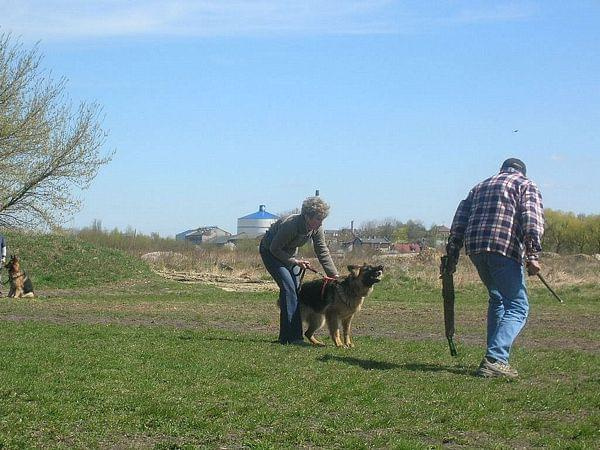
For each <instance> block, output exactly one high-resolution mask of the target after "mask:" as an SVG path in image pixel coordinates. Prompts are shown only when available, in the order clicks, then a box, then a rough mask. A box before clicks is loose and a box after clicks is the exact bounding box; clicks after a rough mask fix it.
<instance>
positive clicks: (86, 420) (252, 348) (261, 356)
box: [0, 280, 600, 448]
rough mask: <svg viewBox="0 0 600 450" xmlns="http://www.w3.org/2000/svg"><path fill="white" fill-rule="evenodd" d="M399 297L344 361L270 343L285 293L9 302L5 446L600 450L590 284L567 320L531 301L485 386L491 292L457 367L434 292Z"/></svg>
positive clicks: (467, 321) (474, 304)
mask: <svg viewBox="0 0 600 450" xmlns="http://www.w3.org/2000/svg"><path fill="white" fill-rule="evenodd" d="M386 281H387V283H386ZM386 281H384V282H383V283H382V284H381V286H379V287H380V288H381V289H377V290H376V292H375V293H374V295H373V297H372V298H369V299H368V300H367V303H366V305H365V308H364V310H363V311H362V312H361V313H360V314H359V316H358V317H357V319H356V337H355V343H356V345H357V347H356V348H354V349H349V350H341V349H335V348H333V347H332V346H331V345H329V346H328V347H326V348H307V347H283V346H280V345H277V344H273V343H272V342H271V341H272V340H273V339H274V338H275V333H276V327H277V311H276V309H275V306H274V297H275V294H273V293H253V294H249V293H230V292H222V291H220V290H218V289H215V288H212V287H208V286H195V285H181V284H175V283H166V282H162V281H161V282H158V281H149V282H148V281H144V282H138V283H135V284H131V283H128V284H127V285H126V286H124V285H112V286H110V287H107V288H106V289H104V290H102V291H100V292H99V291H98V290H95V289H90V290H78V291H76V292H69V291H56V292H54V293H50V294H51V295H49V296H48V297H45V298H41V299H37V300H19V301H15V300H10V301H9V300H7V299H2V300H1V303H0V305H1V306H0V341H1V342H2V345H1V346H0V447H2V446H5V447H7V448H14V447H25V448H27V447H62V448H73V447H75V448H87V447H103V448H106V447H126V448H135V447H138V448H186V447H187V448H193V447H209V448H217V447H221V446H222V447H235V448H239V447H256V448H281V447H288V448H297V447H302V446H306V447H320V448H335V447H337V448H381V447H393V448H430V447H442V446H444V445H450V446H466V447H470V448H473V447H477V448H482V447H483V448H515V447H552V448H557V447H561V448H597V446H598V442H600V375H599V373H600V372H599V369H600V355H599V353H598V344H597V343H598V341H599V339H600V335H599V334H598V331H597V327H596V328H593V329H590V326H589V324H590V323H593V322H594V319H593V318H594V317H598V313H599V312H600V304H598V302H597V294H596V292H597V291H596V290H595V288H594V287H593V286H587V287H586V286H583V287H578V288H573V289H562V290H560V292H559V293H560V294H561V295H563V296H564V297H565V300H567V299H568V304H566V305H558V304H557V303H556V302H555V301H554V300H552V298H551V297H549V296H547V295H546V294H545V292H544V291H543V290H534V291H533V292H532V295H531V297H532V314H531V320H530V322H529V324H528V326H527V327H526V329H525V331H524V333H523V336H522V337H520V338H519V341H518V343H517V346H516V347H515V349H514V351H513V361H514V363H515V365H516V367H517V368H518V370H519V372H520V373H521V378H520V379H519V380H517V381H515V382H509V381H503V380H484V379H479V378H476V377H474V376H473V372H474V370H475V369H476V366H477V364H478V362H479V360H480V359H481V356H482V351H483V333H484V327H485V323H484V321H483V320H482V319H483V317H484V311H485V304H484V303H485V302H484V301H482V292H481V289H480V287H479V286H473V287H469V288H468V289H464V290H462V291H461V292H459V293H458V298H457V319H458V323H457V333H458V342H459V352H460V355H459V357H458V358H451V357H450V356H449V354H448V350H447V347H446V344H445V340H444V339H443V337H442V325H441V323H442V322H441V317H440V309H441V305H440V300H439V290H438V289H437V288H432V287H430V286H429V287H428V286H423V285H421V286H420V287H418V288H417V287H415V286H411V285H410V283H406V285H402V286H396V285H395V284H394V283H393V282H392V281H391V280H386ZM390 286H391V287H390ZM2 319H4V320H2ZM570 341H571V342H570Z"/></svg>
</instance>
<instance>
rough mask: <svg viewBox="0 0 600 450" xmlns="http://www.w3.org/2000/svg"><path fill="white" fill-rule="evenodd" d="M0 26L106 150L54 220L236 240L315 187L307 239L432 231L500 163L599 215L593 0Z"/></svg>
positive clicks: (245, 4) (238, 10)
mask: <svg viewBox="0 0 600 450" xmlns="http://www.w3.org/2000/svg"><path fill="white" fill-rule="evenodd" d="M0 27H1V28H0V31H4V32H6V31H10V32H12V33H13V35H14V36H18V37H19V38H20V39H21V40H22V41H23V42H24V44H25V45H26V46H31V45H33V44H34V43H35V42H39V44H38V47H39V50H40V52H41V53H42V54H43V55H44V60H43V66H44V67H45V68H47V69H48V70H50V71H51V72H52V74H53V76H55V77H56V78H58V77H60V76H64V77H66V78H67V79H68V83H67V91H68V93H69V96H70V98H71V100H72V101H73V103H74V104H77V103H78V102H80V101H89V102H93V101H95V102H98V103H99V104H101V105H102V106H103V114H104V117H105V118H104V122H103V123H104V127H105V128H106V129H107V130H108V132H109V135H108V138H107V144H106V149H107V150H111V149H114V150H116V154H115V157H114V159H113V161H112V162H111V163H110V164H109V165H107V166H106V167H104V168H103V169H102V170H101V172H100V173H99V175H98V177H97V178H96V180H95V181H94V182H93V184H92V186H91V187H90V188H89V189H88V190H86V191H84V192H82V193H81V194H80V196H81V198H82V200H83V201H84V207H83V208H82V210H81V211H80V212H79V213H78V214H76V215H75V216H74V217H73V220H72V221H70V222H68V223H67V224H66V225H67V226H75V227H82V226H86V225H89V224H90V223H91V222H92V220H93V219H100V220H102V224H103V226H104V227H105V228H108V229H112V228H115V227H117V228H120V229H125V228H126V227H128V226H131V227H133V228H135V229H137V230H138V231H140V232H144V233H150V232H158V233H160V234H161V235H163V236H168V235H170V236H174V235H175V234H176V233H177V232H180V231H182V230H185V229H189V228H195V227H197V226H204V225H217V226H220V227H221V228H224V229H226V230H228V231H230V232H235V231H236V220H237V218H238V217H241V216H244V215H246V214H249V213H252V212H254V211H256V210H257V209H258V205H259V204H266V205H267V210H268V211H270V212H272V213H279V212H282V211H288V210H290V209H292V208H295V207H297V206H299V205H300V204H301V202H302V200H303V199H304V198H305V197H306V196H308V195H311V194H312V193H314V190H315V189H319V190H320V192H321V195H322V197H323V198H324V199H325V200H327V201H328V202H329V203H330V204H331V215H330V217H329V218H328V219H327V221H326V222H325V226H326V228H338V227H343V226H349V224H350V221H351V220H354V221H355V225H360V224H361V223H364V222H366V221H368V220H383V219H385V218H388V217H393V218H396V219H398V220H403V221H406V220H408V219H416V220H421V221H423V223H424V224H425V225H426V226H429V225H431V224H433V223H437V224H446V225H449V224H450V222H451V220H452V216H453V213H454V210H455V208H456V205H457V204H458V202H459V201H460V200H461V199H462V198H463V197H464V196H465V195H466V193H467V192H468V190H469V189H470V188H471V187H472V186H473V185H474V184H475V183H476V182H478V181H479V180H481V179H483V178H485V177H487V176H490V175H492V174H493V173H495V172H496V171H497V170H498V167H499V166H500V164H501V162H502V161H503V160H504V159H505V158H508V157H513V156H514V157H519V158H521V159H522V160H524V161H525V162H526V164H527V166H528V173H529V175H530V176H531V178H532V179H533V180H534V181H536V182H537V183H538V185H539V186H540V189H541V191H542V194H543V197H544V203H545V206H546V207H549V208H553V209H561V210H565V211H573V212H576V213H585V214H598V213H600V183H598V181H597V180H598V174H599V173H600V151H599V150H600V3H599V2H596V1H578V2H564V1H526V0H525V1H502V0H498V1H452V0H446V1H444V0H439V1H393V0H373V1H356V0H345V1H342V0H332V1H327V0H320V1H313V0H303V1H300V0H257V1H244V0H235V1H225V0H221V1H216V0H199V1H168V2H167V1H148V0H147V1H128V2H123V1H117V0H104V1H94V2H86V1H67V0H63V1H58V0H47V1H28V0H18V1H17V0H14V1H13V0H9V1H6V0H0ZM514 130H518V131H517V132H515V131H514Z"/></svg>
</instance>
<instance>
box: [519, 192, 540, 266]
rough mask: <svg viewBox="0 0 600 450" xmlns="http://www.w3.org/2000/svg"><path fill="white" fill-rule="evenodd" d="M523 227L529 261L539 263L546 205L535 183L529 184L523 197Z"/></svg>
mask: <svg viewBox="0 0 600 450" xmlns="http://www.w3.org/2000/svg"><path fill="white" fill-rule="evenodd" d="M521 227H522V228H523V240H524V242H525V255H526V259H527V261H537V260H538V259H539V253H540V252H541V251H542V236H543V235H544V205H543V204H542V195H541V194H540V191H539V189H538V188H537V186H536V185H535V183H533V182H530V183H528V184H527V185H526V186H525V188H524V190H523V193H522V195H521Z"/></svg>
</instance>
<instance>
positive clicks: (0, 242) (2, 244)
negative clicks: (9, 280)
mask: <svg viewBox="0 0 600 450" xmlns="http://www.w3.org/2000/svg"><path fill="white" fill-rule="evenodd" d="M4 264H6V240H5V239H4V236H2V235H1V234H0V297H2V276H1V275H2V268H3V267H4Z"/></svg>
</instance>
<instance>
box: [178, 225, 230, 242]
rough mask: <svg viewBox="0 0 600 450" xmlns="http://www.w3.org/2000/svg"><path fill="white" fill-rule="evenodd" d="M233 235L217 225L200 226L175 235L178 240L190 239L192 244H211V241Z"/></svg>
mask: <svg viewBox="0 0 600 450" xmlns="http://www.w3.org/2000/svg"><path fill="white" fill-rule="evenodd" d="M228 236H231V233H229V232H228V231H225V230H222V229H221V228H219V227H216V226H210V227H199V228H196V229H193V230H186V231H183V232H181V233H178V234H176V235H175V239H176V240H178V241H188V242H190V243H192V244H196V245H200V244H209V243H211V241H213V240H215V239H217V238H222V237H228Z"/></svg>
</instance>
